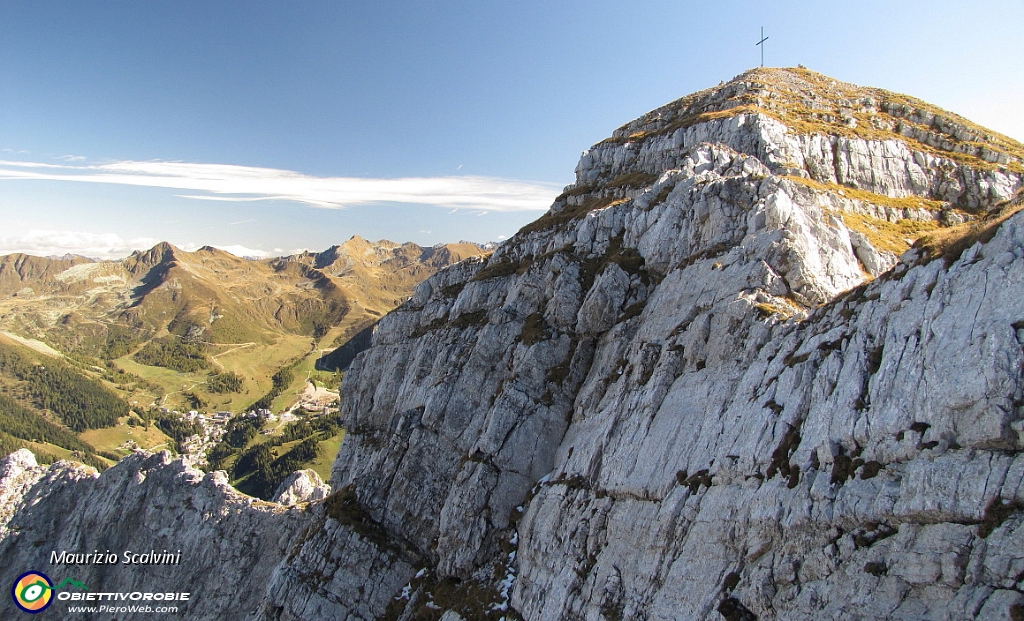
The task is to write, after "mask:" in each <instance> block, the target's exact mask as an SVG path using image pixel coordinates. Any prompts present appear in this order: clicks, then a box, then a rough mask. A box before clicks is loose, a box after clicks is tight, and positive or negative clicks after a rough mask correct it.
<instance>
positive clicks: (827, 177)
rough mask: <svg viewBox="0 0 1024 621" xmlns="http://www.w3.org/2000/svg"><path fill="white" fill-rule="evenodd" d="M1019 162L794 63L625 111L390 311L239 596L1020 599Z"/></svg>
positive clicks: (638, 605)
mask: <svg viewBox="0 0 1024 621" xmlns="http://www.w3.org/2000/svg"><path fill="white" fill-rule="evenodd" d="M844 115H845V116H844ZM1022 151H1024V148H1022V147H1021V146H1020V145H1018V144H1016V143H1012V141H1011V142H1007V141H1006V139H1003V138H1001V137H997V136H996V137H993V136H986V135H985V133H984V132H983V131H981V130H980V129H978V128H975V127H974V126H972V125H970V124H968V123H967V122H966V121H963V120H962V119H958V118H956V117H954V116H953V115H949V114H948V113H941V114H940V113H938V112H935V111H934V109H932V108H931V107H928V106H927V105H926V104H923V103H921V102H915V101H914V100H909V98H903V97H902V96H896V95H893V94H887V93H884V92H882V91H877V90H864V91H863V92H862V91H860V90H858V89H857V87H853V86H850V85H842V84H839V83H836V82H834V81H830V80H828V79H827V78H824V76H818V75H817V74H812V73H810V72H806V71H803V70H755V71H752V72H748V73H747V74H744V75H743V76H740V77H739V78H737V79H736V80H734V81H733V82H730V83H729V84H726V85H724V86H721V87H719V88H717V89H713V90H711V91H705V92H703V93H698V94H696V95H694V96H691V97H689V98H686V99H684V100H680V101H679V102H675V103H674V104H670V105H669V106H666V107H665V108H663V109H660V110H658V111H655V112H653V113H651V114H650V115H647V116H645V117H643V118H641V119H640V120H638V121H636V122H634V123H631V124H629V125H627V126H625V127H624V128H622V129H620V130H618V131H617V132H616V133H615V134H614V135H613V137H612V138H610V139H609V140H606V141H604V142H602V143H600V144H598V145H596V146H595V147H594V149H592V150H591V151H589V152H587V153H585V154H584V156H583V157H582V158H581V162H580V165H579V167H578V169H577V182H576V184H574V185H573V186H570V187H568V188H567V189H566V191H565V192H564V193H563V194H562V195H561V196H560V197H558V198H557V199H556V200H555V203H554V205H553V206H552V209H551V210H550V211H549V212H548V213H547V214H545V216H543V217H542V218H541V219H539V220H538V221H536V222H534V223H532V224H530V225H527V226H526V227H524V228H523V230H521V231H520V232H519V234H517V235H516V236H515V237H514V238H513V239H512V240H510V241H509V242H507V243H506V244H504V245H502V246H501V247H500V248H499V249H498V250H497V251H496V252H495V253H494V255H493V256H491V257H490V258H489V259H487V260H483V259H471V260H469V261H465V262H463V263H460V264H457V265H455V266H453V267H451V268H449V269H447V270H444V271H442V272H439V273H438V274H436V275H435V276H433V277H431V278H430V279H428V280H426V281H425V282H424V283H422V284H421V285H420V286H419V287H418V288H417V289H416V291H415V293H414V295H413V296H412V298H411V299H410V300H409V301H408V302H407V303H406V304H404V305H403V306H401V307H399V308H398V309H396V310H395V311H394V312H392V313H390V314H388V315H387V316H385V317H384V318H383V319H382V320H381V321H380V322H379V324H378V327H377V329H376V331H375V332H374V334H373V340H372V346H371V347H370V348H369V349H368V350H367V351H365V352H363V353H362V354H360V355H359V356H358V357H357V358H356V359H355V361H354V362H353V363H352V365H351V367H350V368H349V370H348V371H347V373H346V375H345V378H344V385H343V390H342V395H343V396H342V399H343V402H342V411H343V412H344V414H345V427H346V432H347V433H346V437H345V441H344V444H343V445H342V448H341V451H340V452H339V454H338V457H337V460H336V462H335V464H334V468H333V473H332V480H331V485H332V488H333V489H335V490H337V491H336V492H335V493H333V494H332V495H330V496H329V497H327V498H326V499H325V500H324V501H323V502H316V503H312V504H311V505H309V506H308V508H307V509H306V510H305V511H297V510H295V509H292V510H286V509H283V508H278V509H273V508H272V507H276V505H265V503H264V504H260V503H253V505H252V506H250V507H248V508H245V509H243V510H241V511H240V512H239V514H238V515H239V517H238V518H236V519H238V520H242V521H243V522H242V523H244V524H246V525H252V524H255V523H256V522H262V523H266V524H269V523H271V522H272V521H273V520H280V522H281V523H280V524H278V525H276V526H275V528H278V529H279V530H278V531H276V532H278V533H280V535H279V536H280V539H279V540H275V542H273V543H272V545H267V546H266V547H265V548H266V549H267V550H271V551H274V550H277V551H278V552H262V554H265V555H266V557H265V558H263V559H262V561H264V562H269V561H270V560H273V559H274V558H275V557H274V554H277V555H278V556H277V561H275V562H277V564H276V567H274V569H273V572H272V574H271V575H269V576H268V575H267V574H262V576H261V578H263V579H266V580H268V586H267V588H266V590H265V591H264V592H263V594H262V595H261V596H256V595H252V596H247V599H246V600H245V602H246V605H247V606H248V605H249V603H252V604H253V606H252V607H251V610H252V611H253V612H252V616H253V617H254V618H257V619H275V620H277V619H281V620H283V619H307V618H337V619H376V618H390V619H397V618H401V619H437V618H441V617H442V615H443V617H444V618H445V619H456V618H465V619H480V618H493V619H499V618H502V617H505V618H509V619H512V618H519V617H521V618H524V619H529V620H545V621H547V620H550V621H554V620H560V619H588V620H596V619H602V618H603V619H626V618H629V619H633V618H635V619H651V620H653V619H723V618H724V619H728V620H733V619H812V618H813V619H817V618H822V617H824V618H851V619H857V618H861V619H897V618H898V619H962V618H978V619H998V618H1006V619H1010V618H1017V617H1018V616H1019V615H1020V614H1021V612H1022V611H1024V596H1022V595H1021V592H1022V591H1024V584H1020V578H1021V576H1022V575H1024V574H1022V572H1024V566H1021V562H1020V560H1019V559H1021V558H1024V527H1022V524H1024V513H1022V509H1024V491H1021V490H1020V489H1019V487H1020V482H1021V475H1022V474H1024V458H1022V457H1021V456H1020V455H1021V449H1022V448H1024V439H1022V436H1021V434H1022V432H1024V426H1022V422H1021V421H1022V420H1024V406H1022V404H1024V378H1022V369H1024V299H1022V298H1021V297H1020V295H1019V291H1020V286H1021V283H1022V281H1024V215H1021V214H1019V213H1018V214H1016V215H1013V214H1014V212H1016V211H1017V210H1018V209H1019V208H1020V205H1019V198H1018V199H1016V200H1017V201H1018V202H1017V203H1014V202H1012V201H1011V200H1010V199H1013V197H1014V196H1017V195H1018V194H1017V193H1018V192H1019V191H1020V188H1021V187H1022V185H1024V182H1022V175H1024V167H1022V164H1021V156H1020V153H1021V152H1022ZM1007 201H1010V202H1007ZM994 210H998V214H997V213H996V211H994ZM997 215H998V217H997ZM959 223H966V224H961V225H960V228H955V226H956V225H958V224H959ZM926 234H933V235H934V237H932V238H931V241H930V242H929V243H928V244H923V243H922V244H919V246H920V247H918V248H913V249H910V243H911V242H913V241H914V239H915V238H918V237H921V236H922V235H926ZM908 249H909V250H908ZM926 249H927V251H926ZM964 249H966V250H964ZM961 250H963V251H962V252H961ZM898 256H900V260H899V261H898V262H897V260H896V259H897V257H898ZM139 459H140V460H141V459H143V458H141V457H140V458H139ZM151 459H152V458H151ZM139 467H140V464H139V463H135V464H134V465H131V464H129V465H119V466H118V467H117V468H121V469H123V471H124V473H125V474H124V475H120V476H126V475H127V473H128V472H130V471H132V469H133V468H136V469H137V468H139ZM61 468H65V469H66V468H67V466H55V467H53V470H51V471H61V470H60V469H61ZM117 468H115V469H114V470H115V471H116V470H117ZM175 468H179V466H175V465H174V464H173V463H167V464H164V465H162V466H161V467H160V468H159V469H158V470H160V471H161V472H163V471H165V470H166V471H167V472H173V471H174V470H175ZM180 468H184V466H180ZM51 471H48V472H51ZM168 476H169V475H168ZM210 476H213V475H210ZM105 477H108V475H107V474H104V475H103V476H101V477H100V478H99V479H95V480H96V481H97V483H95V484H94V485H97V486H100V487H102V485H101V484H100V483H99V482H103V481H105V480H106V479H105ZM15 478H16V477H15ZM185 478H186V479H188V477H185ZM12 480H14V479H12ZM82 480H83V481H85V480H86V479H85V478H82ZM88 480H90V481H91V480H93V479H88ZM116 480H118V479H116V478H115V477H113V476H111V478H110V481H111V483H110V484H109V485H112V484H113V482H114V481H116ZM147 480H148V479H147ZM202 480H204V481H205V480H206V479H202ZM76 485H78V483H76ZM104 485H107V484H104ZM69 487H70V486H69ZM46 488H47V486H43V487H41V488H40V489H46ZM218 493H220V494H222V495H223V497H224V498H225V499H228V498H231V499H234V498H236V497H235V496H230V494H229V493H228V492H227V491H224V490H222V491H220V492H218ZM168 494H169V496H170V497H172V498H177V497H179V496H175V495H174V493H173V492H171V491H168ZM15 496H16V495H15ZM25 497H27V496H25ZM86 497H87V496H83V498H86ZM92 502H93V501H92V500H88V501H83V503H84V504H85V505H87V506H89V505H91V503H92ZM224 502H227V500H225V501H224ZM231 502H232V503H234V502H236V500H231ZM40 506H41V505H39V504H37V505H31V506H30V505H28V504H25V505H24V506H22V505H18V506H16V507H15V508H14V510H13V515H14V518H12V520H14V521H16V520H18V519H23V518H22V517H21V516H31V515H33V514H32V511H36V512H38V513H37V515H40V516H42V515H44V514H45V513H44V512H45V511H46V510H45V509H44V508H37V507H40ZM183 511H186V512H187V510H185V509H182V510H179V511H178V513H179V515H182V512H183ZM257 515H258V516H259V517H255V516H257ZM182 519H185V518H182ZM188 519H193V518H188ZM275 524H276V523H275ZM76 526H78V527H80V525H76ZM246 527H247V528H248V526H246ZM253 528H255V526H253ZM285 533H290V535H286V534H285ZM231 536H235V537H238V536H241V535H240V534H239V533H233V534H231ZM289 537H290V539H289ZM285 539H288V542H287V545H285V544H283V543H281V542H283V541H284V540H285ZM224 545H225V546H227V545H228V544H227V543H225V544H224ZM285 549H287V550H288V552H287V553H283V552H281V551H283V550H285ZM14 550H15V548H13V547H11V546H10V545H8V547H7V548H0V558H5V559H10V558H18V557H17V554H20V553H21V552H20V548H19V549H18V550H19V552H17V553H16V552H15V551H14ZM247 553H250V554H251V553H253V552H251V551H247ZM224 554H228V551H227V550H226V549H225V551H224ZM264 567H266V565H264ZM253 584H255V578H254V582H253Z"/></svg>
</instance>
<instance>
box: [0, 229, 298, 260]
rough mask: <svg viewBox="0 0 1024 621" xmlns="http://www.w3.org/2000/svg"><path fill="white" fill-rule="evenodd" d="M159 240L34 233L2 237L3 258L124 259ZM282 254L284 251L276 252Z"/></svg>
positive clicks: (243, 253)
mask: <svg viewBox="0 0 1024 621" xmlns="http://www.w3.org/2000/svg"><path fill="white" fill-rule="evenodd" d="M159 242H160V240H159V239H156V238H155V237H136V238H132V239H124V238H123V237H121V236H120V235H118V234H116V233H93V232H89V231H55V230H41V229H36V230H31V231H28V232H27V233H22V234H18V235H0V256H2V255H7V254H15V253H23V254H31V255H34V256H38V257H51V256H58V257H60V256H64V255H66V254H77V255H80V256H83V257H89V258H90V259H101V260H113V259H122V258H124V257H126V256H128V255H129V254H131V253H132V252H134V251H136V250H148V249H150V248H152V247H153V246H155V245H156V244H158V243H159ZM176 245H177V246H178V247H179V248H181V249H182V250H185V251H187V252H195V251H196V250H198V249H199V248H200V244H196V243H193V242H188V243H183V244H176ZM213 247H214V248H217V249H219V250H223V251H225V252H230V253H231V254H233V255H235V256H237V257H245V258H249V259H265V258H267V257H269V256H271V253H269V252H267V251H265V250H260V249H258V248H249V247H247V246H243V245H242V244H231V245H216V244H214V245H213ZM274 251H275V253H278V254H280V249H279V248H275V249H274Z"/></svg>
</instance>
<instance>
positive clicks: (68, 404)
mask: <svg viewBox="0 0 1024 621" xmlns="http://www.w3.org/2000/svg"><path fill="white" fill-rule="evenodd" d="M0 372H2V373H3V374H4V375H7V376H9V377H12V378H15V379H17V380H20V381H21V382H24V387H25V391H26V392H27V393H28V394H27V397H28V400H30V401H31V402H32V404H33V405H35V406H36V407H38V408H40V409H46V410H50V411H51V412H53V413H54V414H55V415H56V416H57V417H58V418H60V419H61V421H63V422H64V424H65V425H67V426H68V427H69V428H70V429H71V430H72V431H76V432H78V431H85V430H86V429H97V428H101V427H111V426H113V425H115V424H117V419H118V417H119V416H124V415H125V414H127V413H128V404H127V403H126V402H125V401H124V400H123V399H121V398H120V397H118V396H117V395H116V394H114V393H113V392H111V391H110V390H108V389H107V388H105V387H104V386H103V384H101V383H100V382H98V381H96V380H94V379H90V378H88V377H84V376H82V375H80V374H79V373H77V372H75V371H74V370H73V369H71V368H70V367H69V366H68V365H66V364H64V363H63V362H61V361H59V360H47V361H46V364H45V365H43V364H36V363H35V362H33V361H31V360H29V359H28V358H26V357H25V356H23V355H22V354H20V353H19V352H18V351H17V350H16V349H14V348H13V347H9V346H4V345H0Z"/></svg>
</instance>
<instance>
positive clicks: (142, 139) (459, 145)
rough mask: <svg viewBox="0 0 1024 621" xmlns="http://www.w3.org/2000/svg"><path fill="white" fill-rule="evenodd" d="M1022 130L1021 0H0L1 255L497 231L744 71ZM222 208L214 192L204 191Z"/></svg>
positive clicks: (308, 243)
mask: <svg viewBox="0 0 1024 621" xmlns="http://www.w3.org/2000/svg"><path fill="white" fill-rule="evenodd" d="M761 26H764V28H765V31H766V34H767V35H768V36H769V40H768V42H767V48H766V56H765V60H766V64H768V65H771V66H794V65H796V64H797V63H802V64H804V65H806V66H807V67H809V68H811V69H814V70H816V71H820V72H822V73H826V74H828V75H831V76H832V77H835V78H838V79H840V80H844V81H849V82H854V83H857V84H863V85H870V86H878V87H882V88H888V89H891V90H896V91H900V92H904V93H907V94H910V95H914V96H917V97H920V98H922V99H925V100H927V101H930V102H932V103H934V104H936V105H939V106H941V107H944V108H947V109H949V110H953V111H955V112H958V113H960V114H962V115H964V116H966V117H968V118H970V119H972V120H974V121H977V122H979V123H981V124H983V125H986V126H988V127H991V128H993V129H996V130H998V131H1002V132H1003V133H1006V134H1008V135H1011V136H1013V137H1015V138H1017V139H1018V140H1024V86H1022V85H1024V63H1022V62H1021V61H1024V37H1022V36H1021V34H1020V33H1021V30H1022V26H1024V2H1021V1H1019V0H1017V1H985V0H982V1H979V2H973V3H963V2H941V1H939V2H936V1H932V2H923V1H921V2H919V1H906V2H898V3H897V2H891V0H890V1H887V2H875V1H862V2H856V3H854V2H847V3H825V2H820V1H819V2H767V1H765V2H742V1H739V2H731V3H727V4H726V3H710V2H689V1H685V0H676V1H674V2H660V1H642V0H641V1H634V2H629V3H626V2H621V1H618V2H610V1H608V2H605V1H601V0H592V1H590V2H575V1H571V0H566V1H562V2H550V1H546V2H534V1H530V0H526V1H518V2H503V1H495V2H486V1H480V0H476V1H464V2H457V1H450V2H422V1H420V2H386V1H383V2H382V1H378V2H361V1H347V2H342V1H337V2H293V3H281V2H259V1H246V2H240V1H239V2H231V1H224V2H208V1H203V2H184V1H179V2H158V1H153V2H134V3H126V2H104V1H102V0H97V1H94V2H88V3H85V2H75V3H69V2H49V1H45V0H33V1H24V2H23V1H15V0H8V1H5V2H3V3H0V76H2V77H0V160H3V162H4V163H3V164H0V217H2V218H3V222H4V226H3V227H2V229H0V253H6V252H11V251H28V252H33V253H37V254H58V253H63V252H78V253H81V254H86V255H90V256H108V257H110V256H123V255H125V254H127V253H128V252H130V250H131V249H132V248H135V247H147V246H149V245H152V243H155V242H156V241H160V240H167V241H170V242H171V243H174V244H178V245H181V246H183V247H188V248H191V247H196V246H201V245H205V244H212V245H218V246H222V247H227V248H232V249H234V250H236V251H237V252H240V253H243V254H246V253H248V254H254V255H255V254H260V253H268V254H279V253H282V252H284V253H287V252H292V251H294V250H296V249H300V248H309V249H314V250H318V249H323V248H326V247H328V246H330V245H332V244H335V243H341V242H342V241H344V240H345V239H347V238H349V237H351V236H352V235H360V236H363V237H366V238H369V239H379V238H388V239H392V240H395V241H415V242H417V243H420V244H424V245H428V244H434V243H439V242H444V241H455V240H459V239H469V240H474V241H488V240H497V239H501V238H504V237H508V236H510V235H511V234H512V233H514V232H515V231H516V230H517V229H518V228H519V227H520V226H522V225H523V224H525V223H527V222H529V221H531V220H533V219H535V218H537V217H538V216H539V215H540V214H541V213H543V210H544V209H546V208H547V206H548V204H550V202H551V199H552V198H554V196H556V195H557V194H558V193H559V191H560V189H561V187H562V186H564V185H566V184H568V183H570V182H571V181H572V180H573V169H574V167H575V164H576V160H577V159H578V157H579V154H580V152H581V151H582V150H584V149H586V148H587V147H589V146H590V145H591V144H593V143H595V142H597V141H599V140H601V139H602V138H604V137H606V136H608V135H609V134H610V133H611V131H612V130H613V129H615V128H616V127H618V126H619V125H621V124H623V123H625V122H627V121H629V120H631V119H633V118H635V117H637V116H640V115H641V114H643V113H644V112H646V111H648V110H650V109H652V108H655V107H657V106H659V105H661V104H664V103H666V102H668V101H671V100H673V99H675V98H678V97H681V96H683V95H686V94H688V93H691V92H693V91H696V90H700V89H703V88H707V87H709V86H714V85H715V84H718V83H719V82H721V81H723V80H728V79H730V78H732V77H734V76H735V75H737V74H739V73H741V72H743V71H744V70H746V69H748V68H750V67H752V66H755V65H757V64H758V63H759V61H760V59H759V55H758V49H757V48H756V47H755V45H754V44H755V43H756V41H757V36H758V33H759V28H760V27H761ZM212 199H216V200H212Z"/></svg>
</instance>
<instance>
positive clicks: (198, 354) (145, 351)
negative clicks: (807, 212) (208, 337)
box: [132, 336, 210, 373]
mask: <svg viewBox="0 0 1024 621" xmlns="http://www.w3.org/2000/svg"><path fill="white" fill-rule="evenodd" d="M132 357H133V358H134V359H135V361H136V362H138V363H139V364H145V365H148V366H151V367H165V368H168V369H173V370H175V371H180V372H182V373H193V372H195V371H201V370H203V369H206V368H209V366H210V361H209V360H208V359H207V358H206V354H205V353H204V347H203V345H202V344H201V343H187V342H185V340H184V339H183V338H180V337H177V336H167V337H164V338H162V339H155V340H152V341H150V342H148V343H146V345H145V347H143V348H142V349H140V350H139V351H138V352H136V354H135V355H134V356H132Z"/></svg>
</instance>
